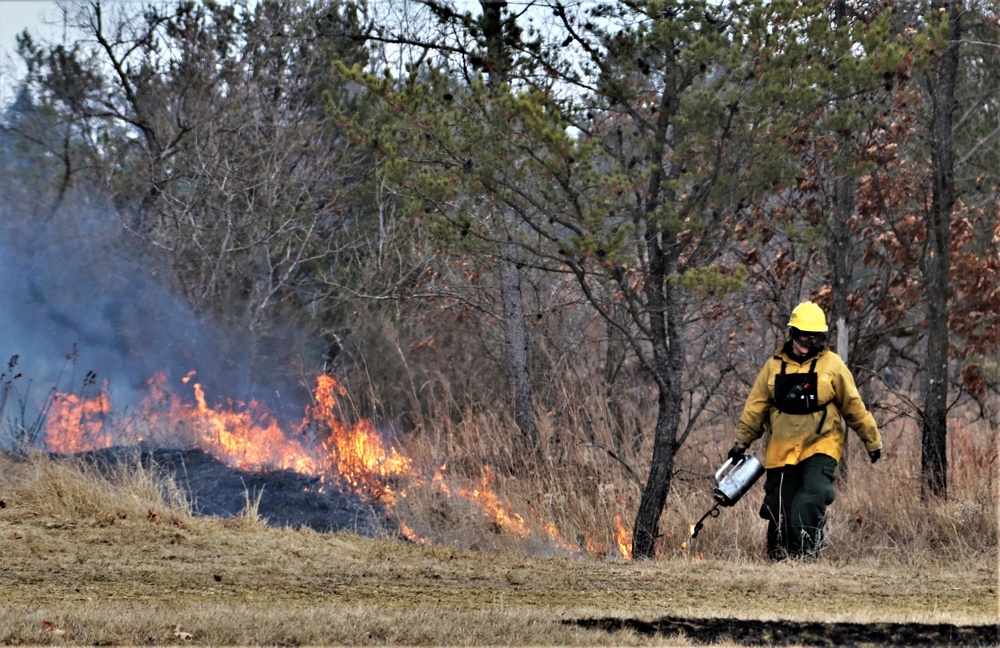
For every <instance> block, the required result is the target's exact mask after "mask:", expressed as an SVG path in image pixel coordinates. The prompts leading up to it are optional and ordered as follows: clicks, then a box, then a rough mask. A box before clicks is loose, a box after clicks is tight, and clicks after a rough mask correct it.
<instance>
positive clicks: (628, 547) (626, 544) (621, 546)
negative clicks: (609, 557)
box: [615, 515, 632, 560]
mask: <svg viewBox="0 0 1000 648" xmlns="http://www.w3.org/2000/svg"><path fill="white" fill-rule="evenodd" d="M615 526H616V529H615V542H617V543H618V551H619V553H621V555H622V558H624V559H625V560H632V531H631V530H629V528H628V527H626V526H625V524H624V523H623V522H622V516H620V515H615Z"/></svg>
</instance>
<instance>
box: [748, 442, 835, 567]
mask: <svg viewBox="0 0 1000 648" xmlns="http://www.w3.org/2000/svg"><path fill="white" fill-rule="evenodd" d="M836 468H837V462H836V460H835V459H834V458H833V457H830V456H827V455H824V454H817V455H813V456H811V457H809V458H808V459H806V460H804V461H802V462H801V463H798V464H795V465H794V466H785V467H784V468H771V469H769V470H768V471H767V480H766V481H765V482H764V503H763V504H762V505H761V507H760V516H761V517H762V518H764V519H765V520H767V552H768V555H769V556H770V557H771V558H772V559H774V560H780V559H782V558H784V557H785V556H813V555H815V554H817V553H818V552H819V550H820V548H821V547H822V544H823V523H824V522H826V507H827V506H829V505H830V504H832V503H833V499H834V492H833V475H834V470H836Z"/></svg>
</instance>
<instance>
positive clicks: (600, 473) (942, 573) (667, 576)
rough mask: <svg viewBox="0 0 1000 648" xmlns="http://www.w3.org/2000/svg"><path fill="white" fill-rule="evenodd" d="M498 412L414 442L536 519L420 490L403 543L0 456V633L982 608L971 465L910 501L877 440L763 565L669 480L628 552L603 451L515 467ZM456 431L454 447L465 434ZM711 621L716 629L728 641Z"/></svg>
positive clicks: (983, 537)
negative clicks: (426, 535) (668, 489)
mask: <svg viewBox="0 0 1000 648" xmlns="http://www.w3.org/2000/svg"><path fill="white" fill-rule="evenodd" d="M500 424H501V422H500V421H498V420H495V419H490V418H489V417H484V416H479V417H477V416H470V417H469V418H468V419H467V425H468V426H469V427H468V428H464V427H463V426H456V427H444V428H442V429H441V430H439V433H440V437H439V438H437V439H436V442H437V445H436V446H435V445H433V444H430V443H427V444H426V447H428V448H430V447H435V448H436V451H435V452H431V451H429V450H428V451H427V453H428V456H426V457H421V456H420V455H419V453H414V454H415V459H420V460H421V461H426V462H428V465H430V464H431V463H432V461H433V462H437V461H440V460H441V459H446V460H460V461H457V463H458V464H459V465H461V464H463V463H464V465H465V466H468V467H469V470H470V475H469V476H468V479H469V480H470V482H471V481H472V476H471V473H472V472H474V468H475V467H476V466H477V465H478V466H479V467H480V468H481V465H482V464H480V463H479V462H480V461H481V460H482V456H474V455H476V454H480V455H489V456H491V457H492V459H493V460H494V461H495V462H496V463H499V464H500V466H499V469H498V471H497V473H496V474H495V476H494V481H493V483H492V485H493V486H494V487H495V488H496V489H497V491H498V492H500V493H501V494H502V495H503V496H504V497H505V498H507V499H508V500H509V501H510V502H511V503H512V505H513V506H514V507H515V508H517V509H518V510H520V511H524V512H526V519H528V521H529V523H530V525H531V526H532V528H533V529H534V532H535V535H534V536H532V537H531V538H530V539H528V540H516V539H514V537H512V536H511V535H510V534H505V533H498V529H497V528H496V526H495V524H491V523H487V522H484V516H483V515H482V514H481V513H479V512H478V511H477V510H473V509H470V508H469V507H468V506H462V505H461V503H460V502H456V501H451V500H448V499H447V498H443V497H442V496H441V494H440V492H437V493H435V492H430V491H428V492H424V493H420V492H417V493H414V494H412V495H411V496H409V497H407V498H406V499H405V500H404V502H403V504H402V505H401V511H406V512H408V513H409V514H411V515H413V516H415V517H416V518H417V519H416V521H415V522H414V523H415V524H416V523H418V522H419V523H420V524H426V525H428V526H430V525H432V524H437V525H438V526H439V527H441V528H442V529H445V531H438V534H439V538H441V539H442V540H445V539H446V540H447V544H438V545H435V546H419V545H415V544H412V543H409V542H405V541H402V540H400V539H395V538H379V539H373V538H364V537H359V536H355V535H346V534H319V533H315V532H312V531H308V530H293V529H271V528H267V527H266V526H265V525H264V524H263V523H262V522H261V521H260V520H259V519H258V518H257V516H256V514H255V510H254V502H253V501H252V498H249V497H248V502H247V504H248V506H247V509H246V511H245V512H244V514H243V515H242V516H240V517H239V518H236V519H233V520H219V519H215V518H199V517H192V516H191V515H190V512H189V511H190V509H189V507H188V505H187V503H186V502H185V501H184V499H183V497H182V496H181V494H180V491H179V490H178V489H177V488H176V486H175V485H174V484H173V482H172V480H171V479H170V477H169V476H168V475H163V474H161V473H159V472H158V471H157V470H156V469H155V468H152V469H150V468H143V467H142V466H141V464H140V463H139V462H138V461H133V462H124V463H122V464H119V467H118V468H117V469H116V470H115V471H114V472H112V474H111V475H110V478H105V477H104V476H103V474H102V472H101V471H98V470H96V469H94V468H93V467H92V466H89V465H87V464H84V463H81V462H80V461H74V460H65V459H63V460H53V459H50V458H48V457H47V456H42V455H35V456H31V457H29V458H26V459H25V458H19V457H16V456H3V458H2V459H0V500H2V501H3V508H2V509H0V553H2V555H3V569H2V572H0V591H3V592H4V596H3V599H2V602H0V643H4V644H23V643H27V644H62V643H71V644H92V645H93V644H102V645H103V644H140V643H142V644H153V645H158V644H176V643H198V644H206V645H287V644H325V645H330V644H338V645H342V644H351V645H370V644H412V645H416V644H421V645H444V644H449V645H497V644H504V645H525V644H532V645H608V644H615V645H664V644H666V645H693V640H691V639H685V638H683V637H681V636H678V635H677V634H668V635H655V634H654V635H647V634H644V633H642V632H638V631H636V630H635V629H628V628H626V629H623V630H619V631H616V632H614V633H612V634H609V633H608V632H606V631H604V630H601V629H598V628H586V627H582V626H581V625H579V624H576V623H567V622H572V621H576V620H582V619H600V618H608V617H611V618H615V619H622V620H637V621H640V622H650V621H653V620H656V619H659V618H661V617H664V616H665V615H673V616H675V617H681V618H691V619H707V620H709V621H711V620H713V619H720V620H724V619H733V618H736V619H757V620H763V621H774V620H785V621H801V622H807V621H823V622H826V623H834V624H836V623H861V624H865V625H866V626H869V625H872V626H873V625H874V624H878V623H885V622H896V623H950V624H970V625H975V624H995V623H996V621H997V561H996V516H995V515H991V512H992V511H995V510H996V509H995V504H996V493H995V490H994V489H995V483H996V482H995V474H994V473H993V472H992V471H991V470H986V471H985V472H983V471H982V470H981V468H982V467H976V468H975V469H972V468H970V469H968V470H966V469H959V468H956V470H955V475H956V478H955V479H954V480H953V489H954V491H953V492H954V493H955V497H954V498H953V500H952V501H950V502H948V503H941V504H936V505H925V504H921V503H920V502H919V498H918V497H908V494H909V489H908V488H907V487H906V484H905V483H904V484H903V485H901V483H900V481H899V480H900V479H901V478H902V477H903V476H905V470H903V468H902V467H901V464H896V463H895V462H896V461H901V460H900V459H898V458H897V459H895V460H894V459H893V458H892V455H890V456H889V457H887V459H886V463H885V464H884V465H883V464H879V466H877V467H876V468H877V470H871V467H868V466H865V465H863V464H861V463H860V462H855V464H854V465H855V467H856V468H855V470H856V474H857V475H863V477H856V478H854V479H852V481H851V482H850V483H849V484H846V485H842V487H841V488H840V494H839V497H840V499H839V500H838V503H837V504H836V505H835V506H836V509H835V510H836V514H835V517H834V519H831V544H830V547H829V549H828V551H827V553H826V555H825V557H824V559H822V560H821V561H819V562H817V563H801V562H789V563H781V564H777V565H772V564H770V563H767V562H766V561H764V560H763V558H762V550H761V547H760V538H759V537H758V536H759V535H760V534H761V523H760V521H759V519H757V518H756V517H755V515H754V511H753V508H754V505H751V504H749V503H744V502H741V503H740V505H738V506H737V507H735V508H733V509H727V510H726V511H724V513H723V517H720V518H719V519H716V520H710V521H709V522H708V523H707V524H706V528H705V531H703V533H702V536H701V537H699V539H698V541H697V542H696V543H695V544H694V546H693V547H689V548H682V547H681V546H680V542H681V540H682V537H681V536H682V535H683V534H684V532H683V531H682V530H683V529H686V528H687V525H688V524H689V523H690V521H693V519H695V516H696V515H700V513H701V512H703V510H704V508H705V507H706V506H707V505H708V504H709V494H708V492H709V489H707V488H706V487H705V486H704V484H703V483H701V482H700V481H695V482H687V481H684V480H680V481H678V482H677V487H676V490H675V492H674V493H672V494H671V498H670V503H669V505H668V510H667V511H666V512H665V514H664V522H663V527H662V528H663V529H664V532H665V534H667V535H665V537H664V538H662V539H661V545H660V557H659V558H658V559H657V560H654V561H648V562H641V563H630V562H625V561H622V560H620V559H616V558H601V557H599V555H600V554H602V553H606V554H608V555H614V553H615V551H614V550H613V549H612V548H611V547H610V544H611V543H612V542H613V539H612V538H611V534H610V532H608V531H606V530H605V528H606V526H607V525H608V523H609V520H613V518H614V516H615V515H619V514H620V515H623V516H628V515H629V513H630V511H629V509H628V507H629V505H630V503H631V502H632V501H633V499H634V496H635V493H634V490H635V485H634V484H632V483H631V481H630V480H629V479H628V478H627V477H623V476H622V475H626V474H627V473H626V472H625V471H623V470H622V468H621V466H620V465H617V464H618V463H620V462H617V461H615V460H613V459H610V458H609V457H608V456H607V453H603V454H602V453H594V452H593V448H592V447H587V446H583V445H575V446H572V445H571V446H568V447H569V450H567V451H566V452H563V453H562V454H558V453H555V452H549V453H548V455H549V457H551V459H550V460H549V461H548V462H546V461H541V460H539V462H538V463H536V464H533V465H531V466H530V468H531V471H527V470H516V469H515V468H516V466H508V467H507V469H506V470H504V466H503V464H502V461H500V460H498V457H501V458H502V455H503V451H502V449H500V448H498V447H491V446H490V445H489V440H488V439H484V437H487V436H488V435H487V434H485V432H487V431H489V430H490V429H491V426H493V425H500ZM476 429H478V430H479V431H480V434H479V435H478V436H477V438H476V440H475V442H473V439H471V438H466V436H470V437H471V436H472V435H473V431H474V430H476ZM595 441H597V442H599V441H600V439H595ZM476 443H478V444H480V445H479V446H478V451H477V452H476V453H473V452H471V451H469V450H468V448H469V447H473V448H476V447H477V446H476V445H475V444H476ZM462 453H464V454H462ZM432 455H433V456H432ZM442 455H443V456H442ZM456 455H458V456H456ZM898 456H900V455H897V457H898ZM994 456H995V455H994ZM966 459H967V458H966ZM953 465H955V464H953ZM533 471H537V472H533ZM692 471H693V472H697V471H696V470H693V469H692ZM526 474H537V475H538V478H537V479H529V478H527V477H526ZM609 475H612V476H613V477H612V476H609ZM452 476H453V477H454V478H455V479H459V476H460V475H459V473H458V471H457V470H456V471H454V472H453V473H452ZM574 480H580V481H574ZM702 481H703V480H702ZM623 494H624V495H625V497H622V496H623ZM748 497H750V496H748ZM422 507H423V508H422ZM855 510H861V511H862V516H863V519H862V523H861V524H860V525H859V524H858V523H857V521H856V517H855V516H854V511H855ZM531 516H535V517H534V518H532V517H531ZM536 519H537V520H548V521H552V522H555V523H557V524H558V525H559V529H560V533H561V536H560V537H562V538H564V539H566V538H572V535H571V534H573V533H576V534H577V535H578V536H580V537H579V538H577V539H578V540H584V544H586V542H590V543H592V544H595V543H598V542H605V543H608V545H609V546H607V547H603V548H601V547H597V546H592V547H591V549H592V551H591V552H589V553H587V552H581V553H575V554H571V553H570V552H569V550H567V549H565V548H562V549H560V548H558V547H557V546H555V545H554V544H553V543H552V542H551V541H549V540H547V537H546V536H545V535H544V529H543V528H542V526H541V523H540V522H538V523H536V521H535V520H536ZM626 521H629V519H628V518H627V517H626ZM567 529H568V530H569V531H567ZM678 532H680V533H678ZM588 533H589V536H588V535H587V534H588ZM670 534H673V535H672V536H671V535H670ZM988 534H992V535H988ZM973 535H978V541H977V540H976V538H974V537H971V536H973ZM469 547H474V548H477V549H479V551H470V550H468V548H469ZM831 627H832V626H831ZM725 636H726V635H725V631H724V630H723V631H722V637H721V638H719V639H718V640H717V643H719V644H720V645H735V644H733V642H732V641H728V640H726V639H725Z"/></svg>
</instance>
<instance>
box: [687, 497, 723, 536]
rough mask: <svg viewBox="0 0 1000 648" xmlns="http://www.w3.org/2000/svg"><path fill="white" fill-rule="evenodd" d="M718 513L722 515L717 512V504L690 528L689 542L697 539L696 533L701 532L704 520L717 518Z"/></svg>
mask: <svg viewBox="0 0 1000 648" xmlns="http://www.w3.org/2000/svg"><path fill="white" fill-rule="evenodd" d="M720 513H722V511H720V510H719V504H718V503H716V505H715V506H713V507H712V508H710V509H708V512H707V513H705V515H702V516H701V519H700V520H698V521H697V522H695V524H694V526H693V527H691V540H694V539H695V538H696V537H698V532H699V531H701V528H702V527H703V526H705V518H707V517H709V516H712V517H719V514H720Z"/></svg>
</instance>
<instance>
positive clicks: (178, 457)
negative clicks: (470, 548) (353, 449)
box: [80, 446, 396, 537]
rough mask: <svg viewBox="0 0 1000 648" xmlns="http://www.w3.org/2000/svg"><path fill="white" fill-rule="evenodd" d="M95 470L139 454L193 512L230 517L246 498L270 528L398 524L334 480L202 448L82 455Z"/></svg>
mask: <svg viewBox="0 0 1000 648" xmlns="http://www.w3.org/2000/svg"><path fill="white" fill-rule="evenodd" d="M80 456H81V457H83V458H84V459H86V460H88V461H90V462H93V463H94V464H95V465H96V466H97V467H98V468H102V467H104V468H108V467H110V466H113V465H114V464H116V463H118V462H121V461H135V460H136V459H137V458H138V460H139V461H141V462H142V464H143V465H144V466H146V467H150V466H155V467H157V468H158V469H159V470H161V471H163V472H164V473H165V474H168V475H171V476H172V477H173V479H174V482H175V483H176V484H177V486H178V487H179V488H180V489H181V490H182V491H184V494H185V495H186V496H187V498H188V501H189V502H190V503H191V507H192V512H193V513H194V514H196V515H203V516H215V517H220V518H231V517H235V516H238V515H240V514H241V512H242V511H243V510H244V508H245V507H246V506H247V504H248V502H249V503H251V504H253V503H256V507H257V515H258V516H260V517H261V518H263V521H264V522H265V523H266V524H267V525H268V526H271V527H275V528H284V527H292V528H294V529H301V528H309V529H312V530H314V531H318V532H320V533H334V532H338V531H350V532H353V533H357V534H358V535H363V536H368V537H374V536H376V535H384V534H386V533H387V532H388V533H392V532H394V531H395V530H396V525H395V523H394V522H393V521H392V519H391V518H390V517H389V516H388V515H387V514H386V512H385V511H384V510H383V509H382V508H380V507H379V506H378V504H377V503H369V502H364V501H362V500H361V498H360V497H358V496H357V495H355V494H353V493H351V492H347V491H343V490H341V489H339V488H337V486H336V485H335V484H327V485H324V484H322V483H321V481H320V479H319V478H318V477H311V476H309V475H302V474H300V473H297V472H294V471H291V470H277V469H275V470H265V471H259V472H258V471H249V470H242V469H239V468H232V467H229V466H227V465H226V464H224V463H223V462H221V461H219V460H218V459H216V458H215V457H213V456H212V455H210V454H209V453H207V452H205V451H204V450H200V449H187V450H180V449H177V450H171V449H149V448H143V447H141V446H140V447H135V446H132V447H114V448H108V449H102V450H95V451H91V452H86V453H83V454H81V455H80Z"/></svg>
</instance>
